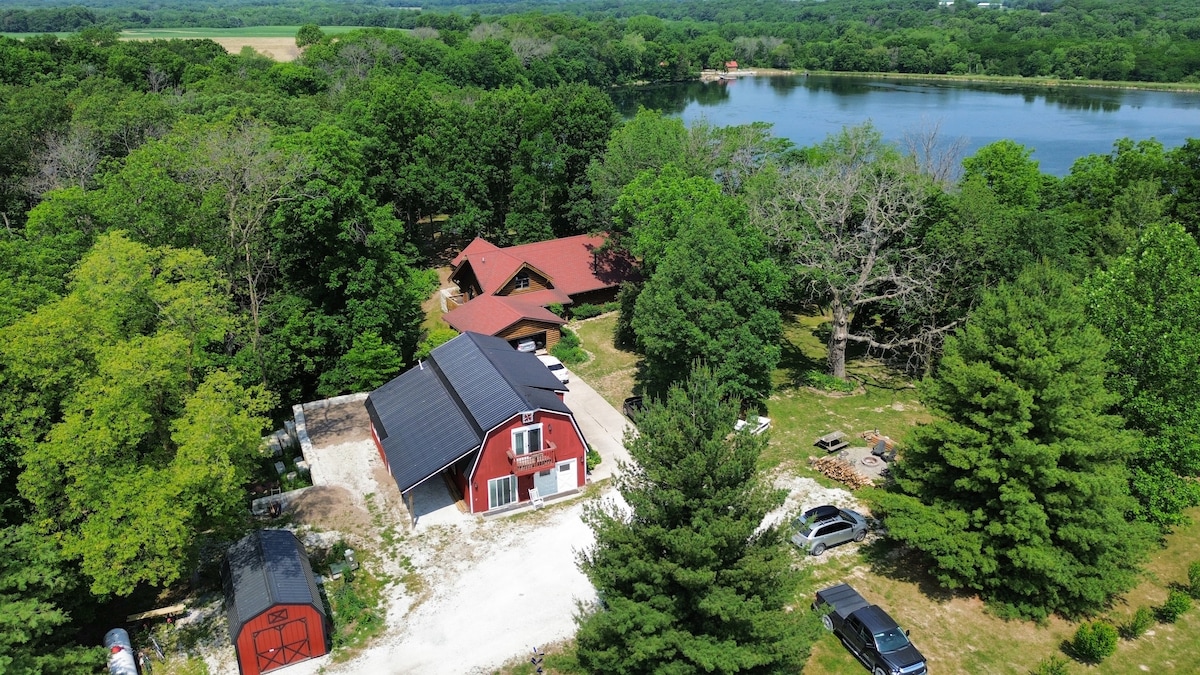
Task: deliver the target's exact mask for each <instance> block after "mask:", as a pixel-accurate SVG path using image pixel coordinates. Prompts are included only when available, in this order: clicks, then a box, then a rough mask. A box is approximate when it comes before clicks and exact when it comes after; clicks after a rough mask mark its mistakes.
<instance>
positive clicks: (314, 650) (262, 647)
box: [235, 605, 327, 675]
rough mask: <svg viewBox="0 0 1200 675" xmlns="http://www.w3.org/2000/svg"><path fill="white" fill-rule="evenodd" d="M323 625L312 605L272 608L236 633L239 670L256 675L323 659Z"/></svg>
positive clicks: (249, 674) (245, 624)
mask: <svg viewBox="0 0 1200 675" xmlns="http://www.w3.org/2000/svg"><path fill="white" fill-rule="evenodd" d="M325 643H326V639H325V623H324V621H323V620H322V618H321V614H320V613H319V612H317V610H316V609H315V608H313V607H312V606H311V605H275V606H274V607H272V608H270V609H268V610H267V611H265V612H263V613H262V614H259V615H258V616H256V617H254V618H253V619H251V620H249V621H247V622H246V623H244V624H242V630H241V633H239V634H238V638H237V642H236V643H235V646H236V647H237V655H238V668H239V669H240V670H241V672H242V675H259V674H260V673H265V672H269V671H271V670H274V669H276V668H281V667H283V666H286V665H289V664H292V663H296V662H298V661H304V660H307V659H310V658H314V657H317V656H323V655H324V654H325V653H326V651H327V650H326V649H325Z"/></svg>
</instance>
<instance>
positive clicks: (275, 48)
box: [3, 26, 362, 61]
mask: <svg viewBox="0 0 1200 675" xmlns="http://www.w3.org/2000/svg"><path fill="white" fill-rule="evenodd" d="M360 28H362V26H322V27H321V31H322V32H324V33H325V34H326V35H340V34H342V33H348V32H350V31H353V30H359V29H360ZM298 30H300V27H299V26H251V27H246V28H147V29H139V30H125V31H121V39H123V40H187V39H194V40H212V41H213V42H216V43H217V44H219V45H221V46H222V47H224V48H225V51H227V52H229V53H230V54H237V53H238V52H240V51H241V50H242V48H243V47H250V48H251V49H253V50H254V51H256V52H258V53H260V54H262V55H263V56H267V57H270V58H272V59H274V60H276V61H292V60H294V59H295V58H296V57H298V56H300V49H299V48H298V47H296V32H297V31H298ZM3 35H5V36H7V37H11V38H16V39H18V40H19V39H22V38H27V37H33V36H34V35H36V33H4V34H3ZM54 35H56V36H57V37H60V38H65V37H69V36H71V35H72V33H54Z"/></svg>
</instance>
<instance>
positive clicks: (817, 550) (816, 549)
mask: <svg viewBox="0 0 1200 675" xmlns="http://www.w3.org/2000/svg"><path fill="white" fill-rule="evenodd" d="M824 552H825V544H816V545H815V546H813V547H812V554H813V555H821V554H822V553H824Z"/></svg>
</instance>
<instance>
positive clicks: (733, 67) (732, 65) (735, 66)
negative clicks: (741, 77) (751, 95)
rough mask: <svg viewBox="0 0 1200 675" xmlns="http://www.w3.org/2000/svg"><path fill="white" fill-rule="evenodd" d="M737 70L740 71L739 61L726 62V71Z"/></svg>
mask: <svg viewBox="0 0 1200 675" xmlns="http://www.w3.org/2000/svg"><path fill="white" fill-rule="evenodd" d="M737 69H738V62H737V61H726V62H725V70H729V71H733V70H737Z"/></svg>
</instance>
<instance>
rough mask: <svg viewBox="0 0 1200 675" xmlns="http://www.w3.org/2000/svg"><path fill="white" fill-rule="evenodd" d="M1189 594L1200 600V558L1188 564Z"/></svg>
mask: <svg viewBox="0 0 1200 675" xmlns="http://www.w3.org/2000/svg"><path fill="white" fill-rule="evenodd" d="M1188 595H1190V596H1192V597H1193V598H1196V599H1197V600H1200V560H1197V561H1196V562H1194V563H1192V564H1191V565H1188Z"/></svg>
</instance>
